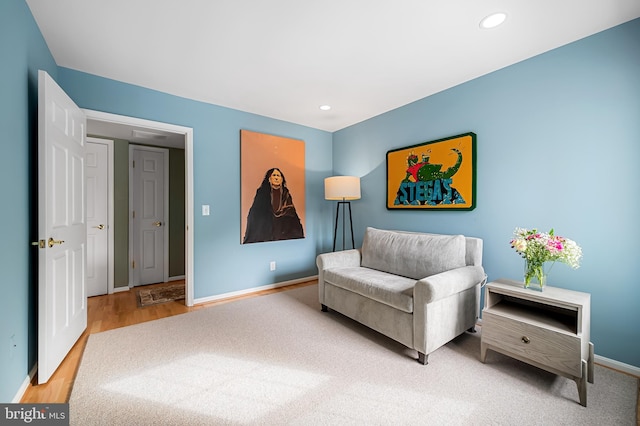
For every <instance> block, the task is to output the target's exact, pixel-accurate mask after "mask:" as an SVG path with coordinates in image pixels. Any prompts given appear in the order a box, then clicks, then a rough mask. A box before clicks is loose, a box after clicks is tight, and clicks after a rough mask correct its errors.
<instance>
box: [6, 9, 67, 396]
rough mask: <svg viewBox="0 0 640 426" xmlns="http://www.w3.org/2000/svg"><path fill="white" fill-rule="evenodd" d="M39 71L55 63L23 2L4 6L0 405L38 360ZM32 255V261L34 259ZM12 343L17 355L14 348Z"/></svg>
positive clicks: (54, 69)
mask: <svg viewBox="0 0 640 426" xmlns="http://www.w3.org/2000/svg"><path fill="white" fill-rule="evenodd" d="M38 69H44V70H46V71H47V72H48V73H49V74H51V75H52V76H53V77H54V78H55V76H56V74H57V67H56V63H55V61H54V60H53V57H52V56H51V53H50V52H49V50H48V48H47V45H46V43H45V42H44V39H43V38H42V35H41V33H40V30H39V29H38V27H37V26H36V23H35V21H34V19H33V16H32V15H31V11H30V10H29V8H28V7H27V5H26V3H25V2H24V0H3V1H2V2H0V129H1V131H0V134H1V136H0V137H1V138H2V139H1V140H2V142H1V143H2V155H1V156H0V194H1V197H2V200H3V201H4V206H3V208H2V209H0V229H1V232H0V235H2V240H3V242H2V244H1V245H0V262H1V263H0V265H1V267H0V270H2V275H3V276H2V281H3V282H2V297H0V402H7V401H11V400H12V399H13V398H14V396H15V395H16V392H17V391H18V389H19V387H20V385H21V384H22V382H23V381H24V380H25V378H26V377H27V373H28V372H29V369H30V368H31V367H32V366H33V365H34V363H35V360H36V356H35V354H36V352H35V350H36V349H35V344H36V341H37V339H36V337H37V328H36V323H35V322H36V316H35V301H36V293H35V292H36V289H37V287H36V286H37V282H36V275H35V271H36V269H35V268H36V266H37V258H36V257H34V256H33V255H37V248H31V246H30V245H29V242H30V241H35V240H37V223H36V222H34V218H35V217H34V216H32V212H35V211H36V207H37V193H36V192H35V191H32V188H33V186H32V185H34V184H35V179H36V178H37V174H36V168H35V167H32V165H33V164H34V162H37V146H36V143H37V135H38V128H37V112H38V109H37V107H38V103H37V99H38ZM30 253H31V255H30ZM12 336H14V337H13V342H15V345H16V346H15V349H13V350H11V349H9V345H10V341H11V340H10V339H11V338H12Z"/></svg>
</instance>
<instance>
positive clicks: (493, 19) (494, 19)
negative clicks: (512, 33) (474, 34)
mask: <svg viewBox="0 0 640 426" xmlns="http://www.w3.org/2000/svg"><path fill="white" fill-rule="evenodd" d="M506 19H507V14H506V13H504V12H498V13H492V14H491V15H489V16H487V17H485V18H484V19H483V20H482V21H480V28H484V29H487V30H488V29H490V28H495V27H497V26H498V25H500V24H502V23H503V22H504V21H505V20H506Z"/></svg>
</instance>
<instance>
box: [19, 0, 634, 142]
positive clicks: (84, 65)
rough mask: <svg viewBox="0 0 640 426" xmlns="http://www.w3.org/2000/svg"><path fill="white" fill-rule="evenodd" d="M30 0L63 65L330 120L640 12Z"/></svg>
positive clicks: (442, 85)
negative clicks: (497, 17) (485, 22)
mask: <svg viewBox="0 0 640 426" xmlns="http://www.w3.org/2000/svg"><path fill="white" fill-rule="evenodd" d="M26 1H27V4H28V5H29V7H30V8H31V11H32V13H33V15H34V17H35V19H36V22H37V23H38V26H39V27H40V29H41V31H42V33H43V35H44V38H45V40H46V42H47V44H48V46H49V49H50V50H51V53H52V54H53V57H54V58H55V60H56V62H57V64H58V65H60V66H63V67H67V68H72V69H76V70H79V71H84V72H87V73H91V74H95V75H98V76H102V77H106V78H111V79H115V80H119V81H123V82H126V83H131V84H135V85H139V86H143V87H147V88H150V89H155V90H159V91H162V92H166V93H170V94H173V95H177V96H182V97H186V98H191V99H195V100H200V101H203V102H208V103H212V104H216V105H221V106H225V107H229V108H234V109H238V110H242V111H247V112H252V113H256V114H260V115H264V116H267V117H272V118H276V119H281V120H285V121H289V122H293V123H298V124H302V125H306V126H310V127H314V128H318V129H323V130H327V131H335V130H339V129H342V128H344V127H346V126H349V125H352V124H355V123H358V122H360V121H363V120H366V119H368V118H371V117H373V116H376V115H379V114H381V113H384V112H386V111H389V110H392V109H395V108H397V107H400V106H402V105H406V104H408V103H410V102H413V101H416V100H418V99H421V98H424V97H426V96H429V95H432V94H434V93H437V92H440V91H442V90H445V89H447V88H449V87H452V86H455V85H458V84H460V83H463V82H465V81H468V80H472V79H474V78H476V77H479V76H481V75H484V74H487V73H489V72H492V71H495V70H497V69H500V68H503V67H505V66H508V65H511V64H514V63H516V62H519V61H522V60H524V59H527V58H530V57H532V56H535V55H538V54H540V53H543V52H545V51H548V50H551V49H554V48H556V47H559V46H562V45H564V44H567V43H570V42H572V41H575V40H578V39H580V38H583V37H586V36H589V35H591V34H594V33H596V32H599V31H602V30H605V29H607V28H610V27H613V26H615V25H618V24H621V23H623V22H626V21H629V20H632V19H635V18H637V17H640V1H639V0H322V1H317V0H313V1H312V0H268V1H267V0H109V1H104V0H55V1H51V0H26ZM496 11H503V12H506V13H507V14H508V18H507V21H506V22H505V23H504V24H503V25H502V26H500V27H498V28H495V29H493V30H482V29H480V28H479V25H478V24H479V22H480V20H481V19H482V18H483V17H484V16H486V15H488V14H490V13H492V12H496ZM323 104H329V105H331V106H332V109H331V110H330V111H326V112H325V111H321V110H320V109H319V106H320V105H323Z"/></svg>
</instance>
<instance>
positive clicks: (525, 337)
mask: <svg viewBox="0 0 640 426" xmlns="http://www.w3.org/2000/svg"><path fill="white" fill-rule="evenodd" d="M530 341H531V340H530V339H529V338H528V337H527V336H522V343H529V342H530Z"/></svg>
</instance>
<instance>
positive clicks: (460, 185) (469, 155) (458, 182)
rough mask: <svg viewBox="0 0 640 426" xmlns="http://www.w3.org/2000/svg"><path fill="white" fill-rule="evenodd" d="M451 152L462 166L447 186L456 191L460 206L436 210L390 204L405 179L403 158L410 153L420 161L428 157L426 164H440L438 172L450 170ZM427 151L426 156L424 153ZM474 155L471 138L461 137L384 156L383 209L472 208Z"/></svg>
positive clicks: (451, 162)
mask: <svg viewBox="0 0 640 426" xmlns="http://www.w3.org/2000/svg"><path fill="white" fill-rule="evenodd" d="M451 148H457V149H459V150H460V152H462V155H463V157H462V164H461V165H460V168H459V169H458V171H457V172H456V174H455V175H453V176H452V178H451V179H452V183H451V186H452V187H453V188H455V189H457V190H458V192H459V193H460V195H461V196H462V198H463V199H464V201H465V203H464V204H438V205H436V206H431V205H408V204H399V205H395V204H393V202H394V200H395V199H396V194H397V191H398V187H399V186H400V183H401V182H402V180H403V179H404V178H405V177H406V176H407V167H408V165H407V157H408V156H409V155H410V154H411V153H413V154H416V155H417V156H418V158H420V159H421V158H422V154H423V153H424V154H425V155H428V156H429V162H430V163H432V164H442V168H441V169H440V170H442V171H444V170H447V169H448V168H449V167H451V166H453V165H454V164H455V162H456V160H457V158H458V156H457V154H456V153H455V152H454V151H451ZM428 150H431V152H430V153H427V151H428ZM473 155H474V151H473V139H472V136H471V135H468V134H467V135H463V136H461V137H454V138H453V139H447V140H443V141H436V142H427V143H424V144H419V145H413V146H410V147H408V148H404V149H399V150H394V151H389V152H388V153H387V207H388V208H390V209H393V208H401V209H411V208H415V209H430V208H431V209H434V208H438V209H447V208H449V209H459V208H464V207H469V206H472V205H473V204H474V200H473V195H474V194H473V163H474V158H473Z"/></svg>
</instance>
